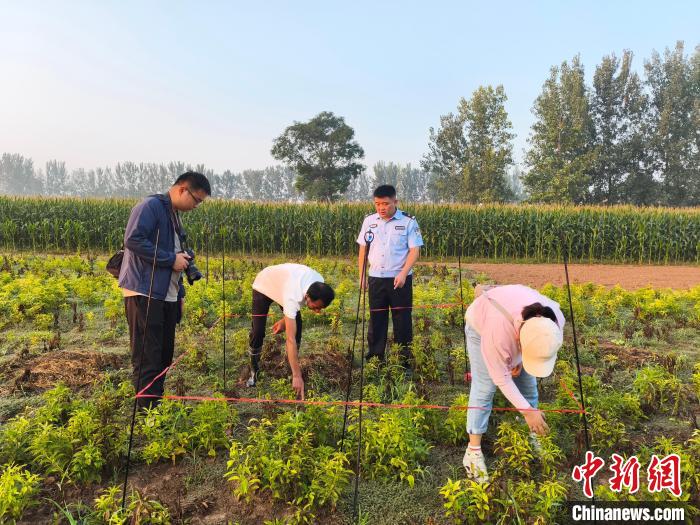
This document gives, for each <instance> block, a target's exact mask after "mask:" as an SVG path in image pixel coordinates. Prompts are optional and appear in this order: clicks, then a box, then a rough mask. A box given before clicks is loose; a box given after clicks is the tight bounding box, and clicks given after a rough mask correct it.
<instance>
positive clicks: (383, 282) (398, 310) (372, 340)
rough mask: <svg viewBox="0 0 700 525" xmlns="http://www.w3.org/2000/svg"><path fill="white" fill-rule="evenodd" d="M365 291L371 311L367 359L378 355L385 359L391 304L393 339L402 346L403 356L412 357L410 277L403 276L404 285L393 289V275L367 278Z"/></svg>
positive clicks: (411, 279)
mask: <svg viewBox="0 0 700 525" xmlns="http://www.w3.org/2000/svg"><path fill="white" fill-rule="evenodd" d="M368 291H369V308H370V313H369V329H368V331H367V343H368V346H369V352H368V353H367V358H370V357H372V356H377V357H379V358H380V359H384V353H385V349H386V341H387V332H388V330H389V307H391V321H392V324H393V325H394V342H396V343H398V344H399V345H401V356H402V357H403V359H404V360H406V359H408V358H409V357H410V356H411V350H410V345H411V342H412V341H413V321H412V307H413V276H412V275H409V276H408V277H406V283H405V284H404V285H403V287H402V288H397V289H396V290H394V278H393V277H369V283H368ZM372 310H377V311H372Z"/></svg>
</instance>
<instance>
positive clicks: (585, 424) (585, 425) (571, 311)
mask: <svg viewBox="0 0 700 525" xmlns="http://www.w3.org/2000/svg"><path fill="white" fill-rule="evenodd" d="M562 242H563V241H562ZM563 244H564V275H566V290H567V292H568V295H569V315H570V316H571V329H572V330H573V332H574V355H575V356H576V373H577V374H578V392H579V395H580V396H581V409H582V410H583V412H582V413H581V418H582V419H583V429H584V432H585V434H584V439H585V440H586V450H590V449H591V443H590V439H589V437H588V417H586V400H585V399H584V397H583V383H582V381H581V361H580V360H579V354H578V339H577V337H576V319H575V317H574V303H573V301H572V300H571V284H570V283H569V262H568V259H569V250H568V248H567V247H566V243H564V242H563Z"/></svg>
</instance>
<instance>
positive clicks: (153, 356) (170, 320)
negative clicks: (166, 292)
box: [124, 295, 180, 407]
mask: <svg viewBox="0 0 700 525" xmlns="http://www.w3.org/2000/svg"><path fill="white" fill-rule="evenodd" d="M147 307H148V297H144V296H143V295H135V296H133V297H125V298H124V309H125V311H126V321H127V323H128V325H129V343H130V346H131V364H132V367H133V376H132V382H133V384H134V388H135V389H136V392H139V391H140V390H141V389H142V388H143V387H145V386H146V385H148V384H149V383H150V382H151V381H153V379H154V378H155V377H156V376H157V375H158V374H160V373H161V372H162V371H163V370H165V369H166V368H167V367H169V366H170V364H171V363H172V362H173V352H174V351H175V326H176V325H177V323H178V322H179V321H180V303H179V302H166V301H160V300H157V299H151V304H150V307H149V312H148V325H146V308H147ZM144 333H145V334H146V338H145V344H144ZM139 368H140V370H139ZM164 388H165V374H164V375H163V376H162V377H160V378H158V380H156V381H155V382H154V383H153V385H151V386H150V388H148V389H147V390H146V391H145V392H144V394H151V395H156V396H162V395H163V391H164ZM154 402H155V403H157V398H139V399H138V405H139V406H140V407H145V406H152V405H153V404H154Z"/></svg>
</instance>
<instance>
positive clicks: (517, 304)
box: [463, 284, 564, 482]
mask: <svg viewBox="0 0 700 525" xmlns="http://www.w3.org/2000/svg"><path fill="white" fill-rule="evenodd" d="M475 295H476V298H475V300H474V302H473V303H472V304H471V305H469V308H467V312H466V314H465V320H466V328H465V330H466V334H467V349H468V351H469V364H470V368H471V376H472V381H471V390H470V391H469V406H470V407H479V408H473V409H471V408H470V409H469V410H468V412H467V432H469V446H468V447H467V450H466V452H465V454H464V460H463V464H464V468H465V469H466V470H467V474H468V476H469V477H471V478H472V479H475V480H477V481H480V482H485V481H488V473H487V469H486V461H485V460H484V454H483V452H482V451H481V436H482V435H483V434H484V432H486V429H487V427H488V422H489V416H490V415H491V408H492V406H493V395H494V394H495V392H496V388H499V389H500V390H501V392H503V395H505V397H506V398H507V399H508V401H510V403H511V404H512V405H513V406H514V407H515V408H517V409H519V410H520V411H521V414H522V415H523V417H524V418H525V421H526V422H527V424H528V426H529V427H530V431H531V437H533V438H534V437H535V436H536V435H537V434H540V435H543V434H546V433H547V432H548V431H549V428H548V427H547V423H546V422H545V420H544V416H543V414H542V412H541V411H540V410H537V400H538V396H537V379H536V378H537V377H547V376H549V375H550V374H551V373H552V370H553V369H554V363H555V362H556V359H557V352H558V350H559V348H560V347H561V345H562V333H563V330H564V316H563V314H562V312H561V309H560V308H559V304H558V303H556V302H555V301H552V300H551V299H549V298H548V297H545V296H544V295H542V294H540V293H539V292H538V291H536V290H533V289H532V288H528V287H527V286H523V285H519V284H514V285H507V286H496V287H488V286H486V287H485V286H481V285H479V286H477V288H476V290H475Z"/></svg>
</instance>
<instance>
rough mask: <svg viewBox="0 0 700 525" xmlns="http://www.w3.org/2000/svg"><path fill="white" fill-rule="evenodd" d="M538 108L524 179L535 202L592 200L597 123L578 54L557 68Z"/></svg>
mask: <svg viewBox="0 0 700 525" xmlns="http://www.w3.org/2000/svg"><path fill="white" fill-rule="evenodd" d="M532 112H533V113H534V115H535V119H536V120H535V123H534V124H533V125H532V129H531V133H530V138H529V139H528V142H529V143H530V149H529V150H528V151H527V153H526V155H525V163H526V165H527V166H528V168H529V170H528V172H527V174H526V175H525V176H524V177H523V183H524V184H525V187H526V189H527V191H528V194H529V196H530V200H532V201H536V202H573V203H583V202H587V201H588V200H589V185H590V173H591V169H592V161H593V136H594V127H593V121H592V119H591V115H590V110H589V103H588V90H587V89H586V84H585V80H584V70H583V65H582V64H581V61H580V58H579V57H578V56H576V57H574V58H573V60H572V61H571V64H569V63H568V62H566V61H565V62H563V63H562V64H561V66H559V67H556V66H554V67H552V68H551V70H550V75H549V78H548V79H547V80H546V81H545V83H544V86H543V87H542V93H540V95H539V96H538V97H537V99H536V100H535V104H534V106H533V108H532Z"/></svg>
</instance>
